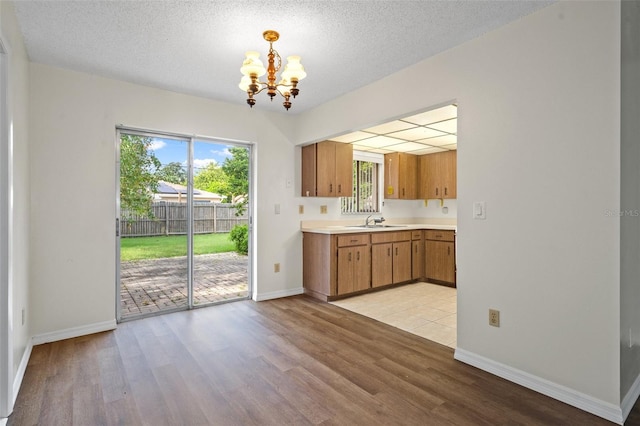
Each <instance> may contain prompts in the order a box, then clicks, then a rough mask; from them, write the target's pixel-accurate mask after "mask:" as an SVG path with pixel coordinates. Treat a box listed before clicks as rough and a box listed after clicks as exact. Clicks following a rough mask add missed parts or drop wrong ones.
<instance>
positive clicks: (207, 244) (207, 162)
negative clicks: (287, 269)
mask: <svg viewBox="0 0 640 426" xmlns="http://www.w3.org/2000/svg"><path fill="white" fill-rule="evenodd" d="M193 187H194V189H193V206H192V212H193V231H194V235H193V254H194V256H193V305H194V306H198V305H200V306H201V305H206V304H214V303H221V302H226V301H230V300H234V299H245V298H247V297H248V296H249V273H248V271H249V259H248V255H247V251H248V222H249V220H248V218H249V212H248V194H249V149H248V148H247V147H238V146H231V145H226V144H223V143H216V142H210V141H201V140H196V141H194V143H193ZM232 235H233V236H234V238H235V240H236V242H237V245H236V242H234V240H232V239H231V236H232ZM238 250H239V251H240V252H241V253H238V252H237V251H238Z"/></svg>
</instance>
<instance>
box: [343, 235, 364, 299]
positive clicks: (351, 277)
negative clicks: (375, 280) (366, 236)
mask: <svg viewBox="0 0 640 426" xmlns="http://www.w3.org/2000/svg"><path fill="white" fill-rule="evenodd" d="M369 251H370V249H369V246H368V245H366V246H356V247H342V248H339V249H338V279H337V294H338V295H342V294H349V293H353V292H355V291H361V290H366V289H368V288H369V286H370V285H371V259H369Z"/></svg>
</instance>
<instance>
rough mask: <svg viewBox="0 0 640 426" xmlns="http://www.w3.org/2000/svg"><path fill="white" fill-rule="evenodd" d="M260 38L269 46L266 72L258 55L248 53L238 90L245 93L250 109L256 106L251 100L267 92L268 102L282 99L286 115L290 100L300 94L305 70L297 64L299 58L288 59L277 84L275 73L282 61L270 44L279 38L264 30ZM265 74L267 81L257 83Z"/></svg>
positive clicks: (270, 31) (274, 33)
mask: <svg viewBox="0 0 640 426" xmlns="http://www.w3.org/2000/svg"><path fill="white" fill-rule="evenodd" d="M262 37H264V39H265V40H266V41H268V42H269V53H268V55H267V57H268V58H269V59H268V60H269V65H268V66H267V68H266V69H265V68H264V65H263V64H262V61H261V60H260V58H259V56H260V53H258V52H254V51H250V52H247V53H246V56H247V57H246V58H245V59H244V61H243V62H242V68H240V72H241V73H242V74H243V76H242V79H241V80H240V84H239V85H238V87H240V89H242V91H243V92H247V96H248V98H247V103H248V104H249V106H250V107H252V108H253V106H254V105H255V104H256V100H255V99H254V96H255V95H257V94H258V93H260V92H262V91H263V90H265V89H267V95H269V97H270V98H271V101H273V98H274V97H275V96H276V93H278V94H279V95H280V96H282V97H283V98H284V102H282V105H283V106H284V108H285V109H286V110H287V111H288V110H289V108H291V100H290V98H291V96H293V97H294V98H295V97H296V96H297V95H298V93H300V90H299V89H298V82H299V81H300V80H302V79H303V78H305V77H306V76H307V73H306V72H304V67H303V66H302V64H301V63H300V56H295V55H294V56H287V65H285V67H284V71H282V74H281V75H280V82H278V84H276V78H277V77H276V73H277V72H278V71H280V66H281V65H282V59H281V58H280V55H279V54H278V52H277V51H276V50H274V48H273V42H275V41H277V40H278V39H279V38H280V34H278V33H277V32H276V31H273V30H267V31H265V32H263V33H262ZM276 60H277V64H276ZM265 74H267V81H266V82H263V81H258V78H259V77H262V76H263V75H265Z"/></svg>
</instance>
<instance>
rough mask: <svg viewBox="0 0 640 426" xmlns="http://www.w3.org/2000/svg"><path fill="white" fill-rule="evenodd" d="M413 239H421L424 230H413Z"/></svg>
mask: <svg viewBox="0 0 640 426" xmlns="http://www.w3.org/2000/svg"><path fill="white" fill-rule="evenodd" d="M411 239H412V240H421V239H422V231H411Z"/></svg>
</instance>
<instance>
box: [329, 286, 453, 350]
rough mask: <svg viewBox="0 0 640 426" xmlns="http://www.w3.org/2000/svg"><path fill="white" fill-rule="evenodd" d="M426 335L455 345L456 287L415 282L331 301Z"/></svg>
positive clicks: (423, 335) (411, 331) (448, 344)
mask: <svg viewBox="0 0 640 426" xmlns="http://www.w3.org/2000/svg"><path fill="white" fill-rule="evenodd" d="M331 303H333V304H334V305H336V306H340V307H341V308H344V309H347V310H349V311H353V312H356V313H359V314H361V315H364V316H366V317H369V318H373V319H376V320H378V321H380V322H383V323H385V324H389V325H392V326H394V327H397V328H400V329H402V330H405V331H408V332H410V333H413V334H417V335H418V336H421V337H424V338H425V339H429V340H432V341H434V342H438V343H441V344H443V345H446V346H450V347H452V348H455V347H456V309H457V301H456V289H455V288H451V287H446V286H441V285H437V284H430V283H423V282H420V283H413V284H406V285H403V286H400V287H395V288H391V289H388V290H382V291H377V292H374V293H367V294H363V295H361V296H354V297H349V298H347V299H342V300H336V301H334V302H331Z"/></svg>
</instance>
